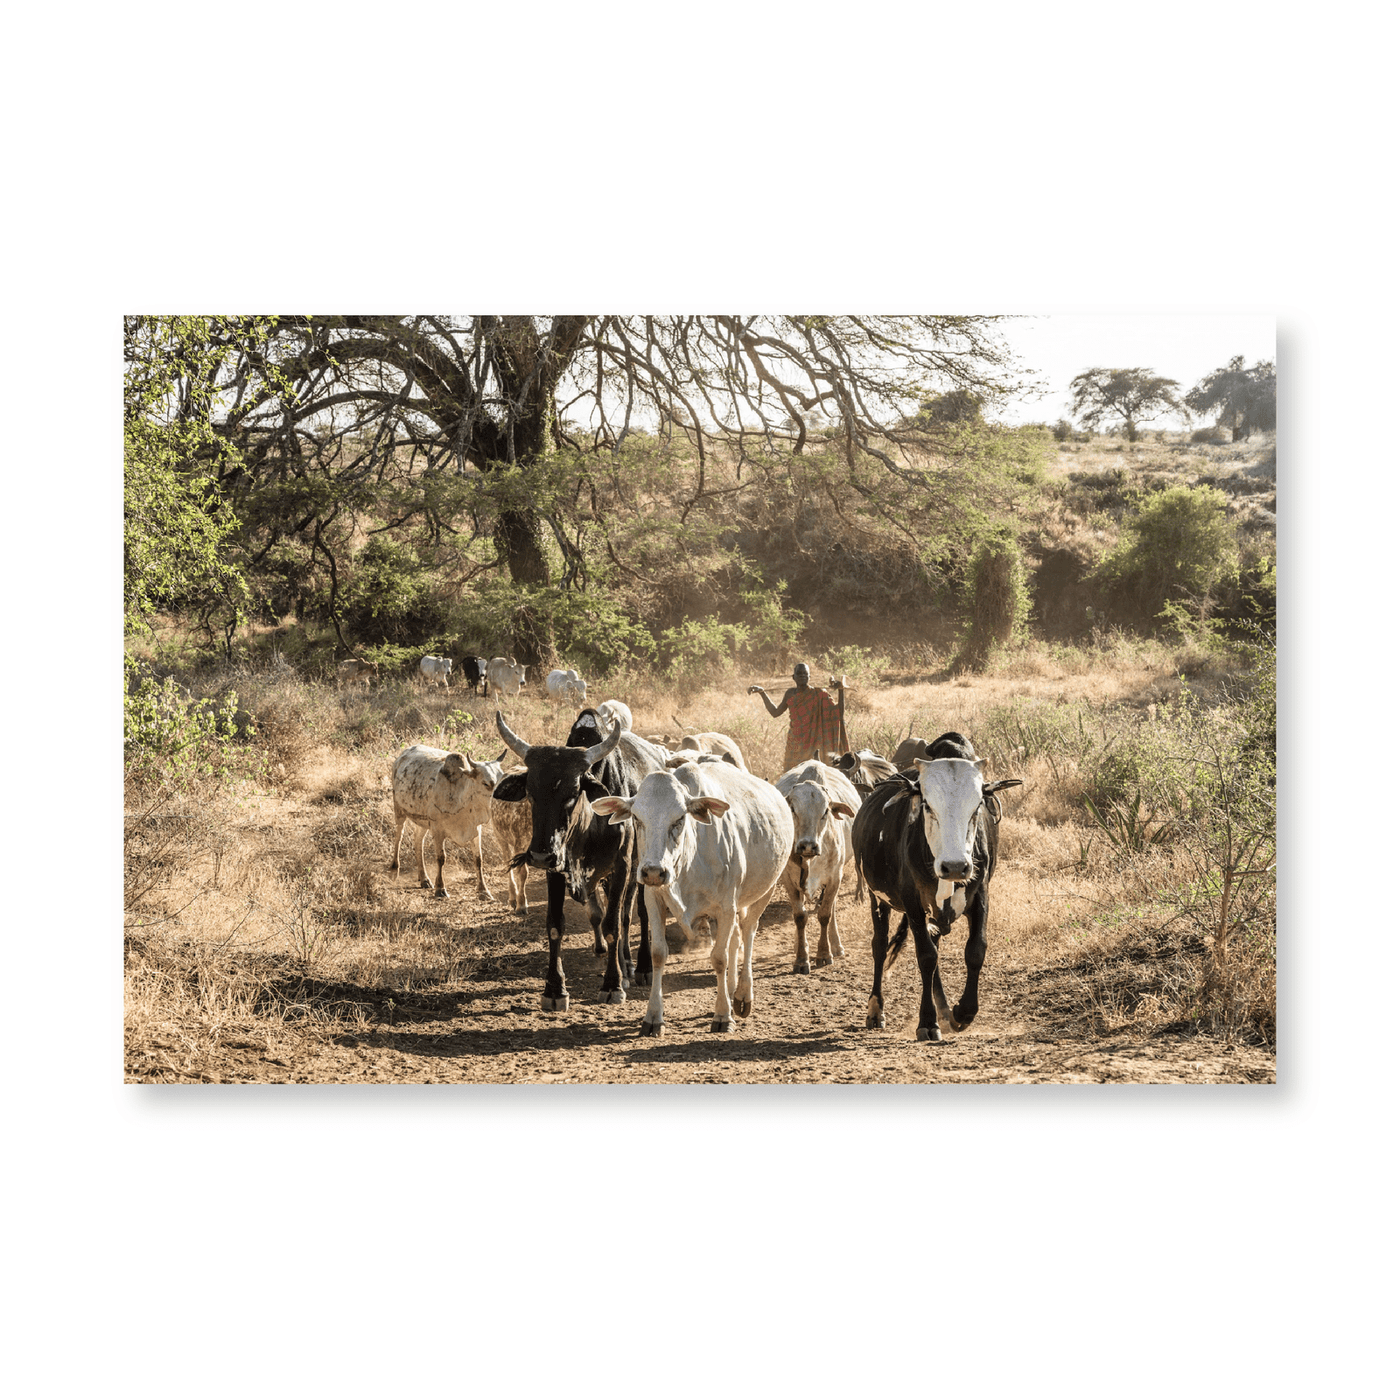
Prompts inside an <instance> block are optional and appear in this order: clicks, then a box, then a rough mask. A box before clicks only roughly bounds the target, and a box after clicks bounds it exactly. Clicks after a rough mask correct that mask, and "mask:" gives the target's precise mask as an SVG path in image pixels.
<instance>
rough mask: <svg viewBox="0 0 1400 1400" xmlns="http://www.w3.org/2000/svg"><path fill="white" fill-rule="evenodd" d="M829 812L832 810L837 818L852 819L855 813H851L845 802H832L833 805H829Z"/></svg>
mask: <svg viewBox="0 0 1400 1400" xmlns="http://www.w3.org/2000/svg"><path fill="white" fill-rule="evenodd" d="M831 810H832V811H833V812H834V813H835V814H836V815H837V816H838V817H854V816H855V812H854V811H852V810H851V808H850V806H849V805H848V804H847V803H845V802H833V803H832V804H831Z"/></svg>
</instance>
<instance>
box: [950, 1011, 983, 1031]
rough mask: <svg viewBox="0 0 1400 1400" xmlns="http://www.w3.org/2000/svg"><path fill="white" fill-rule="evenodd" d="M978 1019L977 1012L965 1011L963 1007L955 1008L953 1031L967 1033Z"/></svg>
mask: <svg viewBox="0 0 1400 1400" xmlns="http://www.w3.org/2000/svg"><path fill="white" fill-rule="evenodd" d="M976 1019H977V1013H976V1012H975V1011H970V1012H969V1011H964V1010H963V1009H962V1007H961V1006H955V1007H954V1008H953V1016H952V1021H953V1029H954V1030H955V1031H965V1030H966V1029H967V1028H968V1027H969V1026H970V1025H971V1024H972V1023H973V1021H975V1020H976Z"/></svg>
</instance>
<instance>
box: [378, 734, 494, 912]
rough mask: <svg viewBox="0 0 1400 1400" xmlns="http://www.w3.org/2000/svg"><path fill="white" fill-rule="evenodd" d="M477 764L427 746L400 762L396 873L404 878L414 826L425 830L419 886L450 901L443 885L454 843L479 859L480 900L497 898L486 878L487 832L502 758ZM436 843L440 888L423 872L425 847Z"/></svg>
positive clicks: (409, 752) (402, 756)
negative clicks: (447, 848)
mask: <svg viewBox="0 0 1400 1400" xmlns="http://www.w3.org/2000/svg"><path fill="white" fill-rule="evenodd" d="M504 758H505V754H504V753H503V754H502V755H501V758H500V759H496V760H495V761H494V762H488V763H474V762H472V760H471V758H470V757H469V756H468V755H466V754H460V753H447V752H445V751H444V750H442V749H432V748H429V747H428V746H427V745H426V744H413V745H411V746H410V747H409V748H406V749H405V750H404V751H403V752H402V753H401V754H400V755H399V756H398V758H397V760H396V761H395V763H394V770H393V775H392V783H393V793H394V820H395V821H396V822H397V823H398V826H397V828H396V830H395V832H394V859H393V863H392V864H391V865H390V867H389V868H390V869H391V870H392V871H393V872H394V874H395V876H397V875H398V873H399V847H400V846H401V845H402V843H403V829H404V827H406V826H407V825H408V824H409V822H412V823H413V824H414V825H415V826H416V827H418V828H420V831H419V834H418V839H417V841H416V842H415V843H414V849H415V850H416V851H417V853H418V884H419V886H420V888H422V889H425V890H426V889H431V890H432V891H433V897H434V898H436V899H446V898H447V888H446V886H445V885H444V884H443V880H442V867H443V864H444V862H445V860H446V856H445V854H444V852H443V842H444V841H446V840H451V841H454V842H456V844H457V845H459V846H461V847H463V848H464V849H466V850H470V851H474V852H475V854H476V889H477V894H478V895H479V896H485V897H486V898H487V899H494V898H495V895H493V894H492V893H491V891H490V890H488V889H487V888H486V881H485V879H484V878H483V877H482V873H481V828H482V827H483V826H485V825H486V824H487V822H489V821H490V820H491V793H492V792H493V791H494V790H495V787H496V784H497V783H498V782H500V780H501V759H504ZM429 836H431V837H432V838H433V848H434V850H435V851H436V853H437V883H436V884H430V883H429V881H428V874H427V871H426V870H425V869H424V867H423V845H424V842H426V841H427V839H428V837H429Z"/></svg>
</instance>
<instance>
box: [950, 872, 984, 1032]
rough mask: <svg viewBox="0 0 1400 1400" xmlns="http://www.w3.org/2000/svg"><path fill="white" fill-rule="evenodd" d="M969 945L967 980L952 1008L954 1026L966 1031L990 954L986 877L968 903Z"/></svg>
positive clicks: (975, 1011) (956, 1028) (975, 1009)
mask: <svg viewBox="0 0 1400 1400" xmlns="http://www.w3.org/2000/svg"><path fill="white" fill-rule="evenodd" d="M966 912H967V946H966V947H965V948H964V949H963V962H964V963H966V965H967V982H966V984H965V985H964V987H963V994H962V998H961V1000H959V1002H958V1004H957V1005H956V1006H955V1007H954V1008H953V1018H952V1019H953V1029H954V1030H955V1031H965V1030H966V1029H967V1028H968V1027H969V1026H970V1025H971V1024H972V1019H973V1017H974V1016H976V1015H977V979H978V977H979V976H980V975H981V972H982V962H983V960H984V959H985V958H986V956H987V882H986V881H985V880H984V881H983V882H982V883H981V884H980V885H979V886H978V887H977V893H976V895H974V896H973V899H972V903H971V904H969V905H968V906H967V911H966Z"/></svg>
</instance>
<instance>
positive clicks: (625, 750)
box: [494, 706, 664, 1011]
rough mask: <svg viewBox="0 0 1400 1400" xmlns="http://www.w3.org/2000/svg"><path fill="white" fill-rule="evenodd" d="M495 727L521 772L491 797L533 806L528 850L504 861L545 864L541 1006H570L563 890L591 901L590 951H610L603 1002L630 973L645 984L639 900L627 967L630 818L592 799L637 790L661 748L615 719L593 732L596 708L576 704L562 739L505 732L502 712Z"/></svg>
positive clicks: (617, 996) (647, 947)
mask: <svg viewBox="0 0 1400 1400" xmlns="http://www.w3.org/2000/svg"><path fill="white" fill-rule="evenodd" d="M496 728H497V729H498V730H499V731H500V735H501V738H503V739H504V740H505V741H506V743H507V744H509V745H510V747H511V748H512V749H514V750H515V752H516V753H517V754H519V755H520V757H521V758H522V759H524V760H525V772H524V773H516V774H512V775H508V776H507V777H505V778H502V779H501V781H500V782H499V783H497V784H496V791H495V794H494V795H495V797H496V798H497V799H499V800H500V801H502V802H519V801H521V800H523V799H524V798H525V797H527V796H528V797H529V799H530V805H531V807H532V809H533V825H532V830H531V836H530V848H529V850H528V851H524V852H522V853H521V854H519V855H517V856H516V857H515V859H514V860H513V861H512V862H511V863H512V865H513V866H514V865H523V864H524V863H525V862H526V861H528V862H529V863H530V864H531V865H533V866H534V867H535V868H536V869H539V870H543V871H544V872H545V885H546V888H547V892H548V904H547V907H546V910H545V929H546V932H547V934H548V938H549V971H548V972H547V973H546V975H545V983H544V993H543V995H542V996H541V997H540V1007H541V1009H542V1010H545V1011H567V1010H568V1008H569V993H568V990H567V988H566V987H565V984H564V969H563V967H562V966H561V965H560V961H559V952H560V946H561V942H562V939H563V935H564V892H565V890H566V889H567V891H568V893H569V896H570V898H572V899H574V900H575V901H577V902H578V903H579V904H584V905H586V906H587V908H588V921H589V923H590V924H591V925H592V926H593V951H594V953H595V955H597V956H603V955H604V954H605V953H606V955H607V959H608V962H607V968H606V970H605V971H604V973H603V1000H604V1001H605V1002H620V1001H625V1000H626V999H627V994H626V992H625V990H624V988H625V987H626V986H627V984H628V979H629V978H633V979H634V980H635V981H636V983H637V985H638V986H642V987H645V986H650V984H651V940H650V938H649V937H648V930H647V913H646V906H645V902H644V901H642V900H638V901H637V913H638V919H639V924H640V945H641V946H640V947H639V949H638V952H637V963H636V966H635V968H634V966H633V964H632V955H631V950H630V948H629V943H628V934H629V931H630V927H631V917H632V902H633V893H634V891H635V890H636V887H637V872H636V859H635V855H634V852H633V834H632V826H631V824H630V823H628V824H626V825H617V826H614V825H612V824H611V820H610V818H608V817H606V816H604V815H603V814H601V813H598V814H595V813H594V811H593V807H592V803H593V802H594V801H596V800H597V799H598V798H600V797H607V796H612V797H634V796H635V795H636V792H637V788H638V786H639V785H640V784H641V781H642V779H643V778H644V777H645V776H646V775H647V774H648V773H650V772H654V771H656V770H659V769H660V768H661V767H662V764H663V760H664V754H663V752H662V751H661V750H659V749H657V748H655V747H654V746H653V745H651V744H648V743H647V742H646V741H645V740H644V739H638V738H637V736H636V735H634V734H631V733H628V732H625V731H624V730H623V729H622V727H621V726H620V725H616V726H614V727H613V729H612V731H611V733H610V734H609V735H608V737H607V738H606V739H604V738H603V737H602V735H601V733H600V732H599V728H598V715H597V711H596V710H594V709H593V708H592V707H591V706H590V707H587V708H585V709H583V710H581V711H580V712H579V715H578V718H577V719H576V720H575V721H574V724H573V728H572V729H571V730H570V731H569V738H568V741H567V743H566V744H565V745H564V746H563V747H559V746H554V745H545V744H527V743H526V742H525V740H523V739H521V738H520V737H519V736H517V735H516V734H515V733H513V732H512V731H511V729H510V726H509V725H507V724H506V722H505V720H504V719H503V718H502V717H501V712H500V711H499V710H497V711H496ZM600 884H601V885H602V886H603V890H604V893H605V894H606V895H607V901H608V907H607V911H606V913H604V911H603V909H602V908H601V906H600V905H599V902H598V886H599V885H600ZM619 922H620V923H621V936H620V938H619V928H618V925H619ZM619 945H620V946H619Z"/></svg>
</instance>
